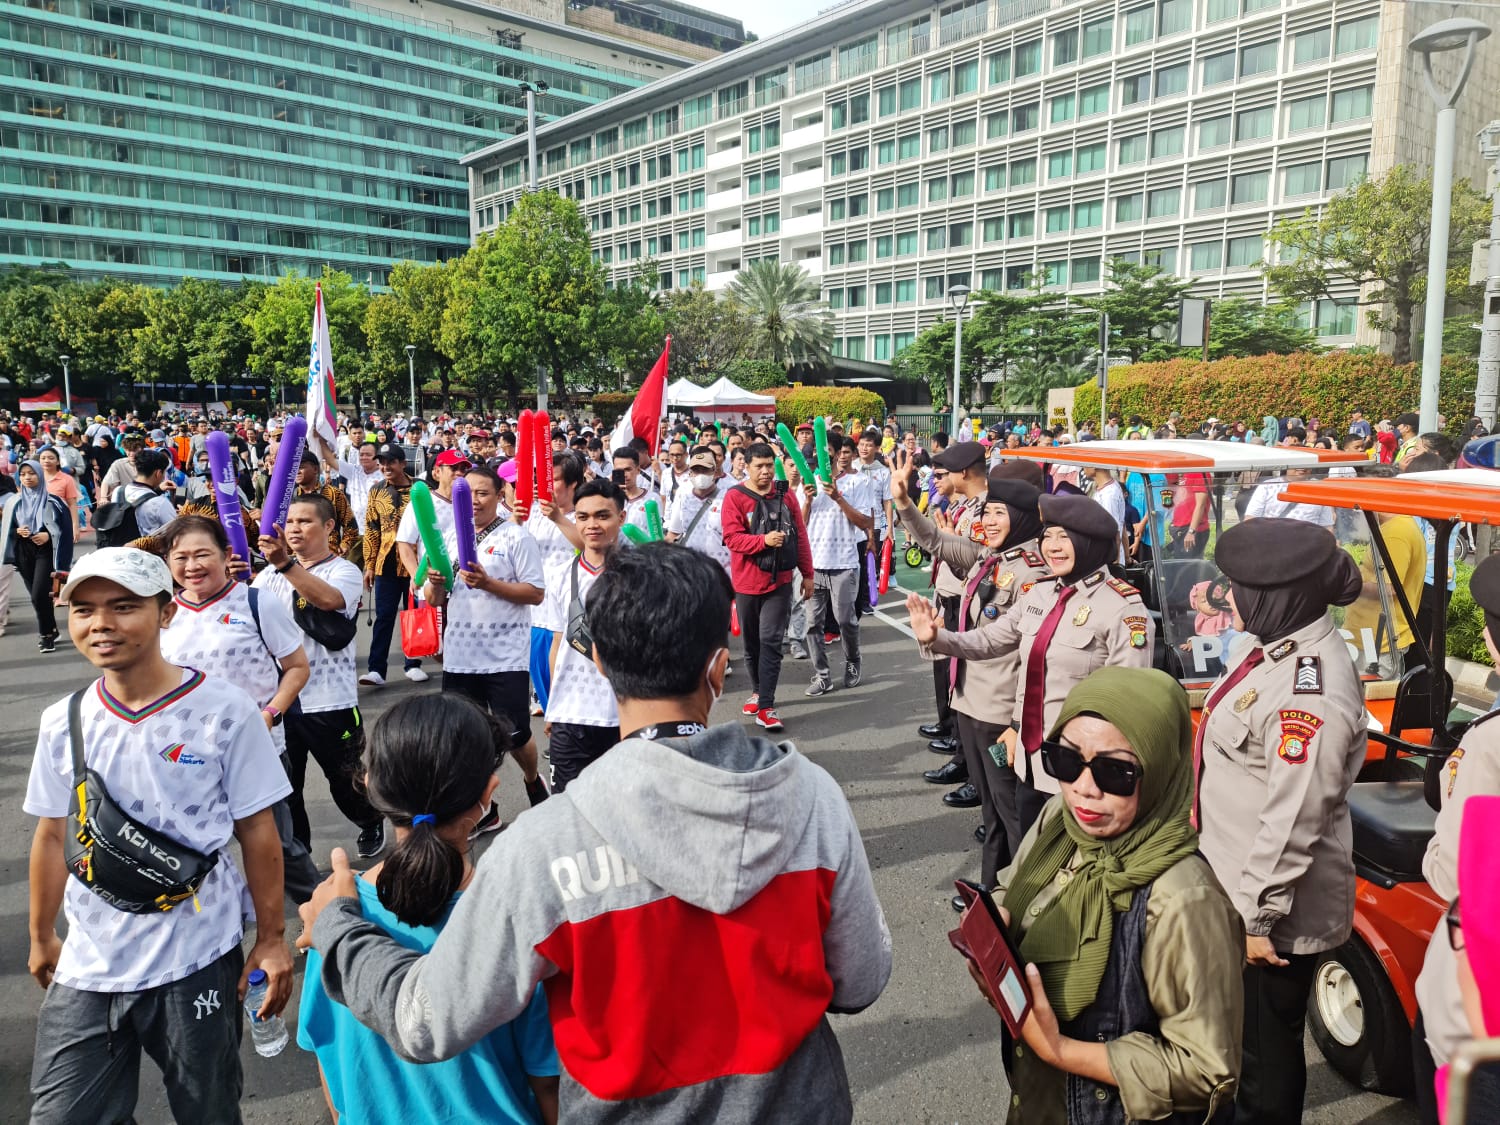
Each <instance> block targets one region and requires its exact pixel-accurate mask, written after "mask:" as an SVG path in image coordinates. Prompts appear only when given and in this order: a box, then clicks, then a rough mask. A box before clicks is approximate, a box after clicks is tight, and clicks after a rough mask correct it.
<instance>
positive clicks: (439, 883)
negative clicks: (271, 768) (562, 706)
mask: <svg viewBox="0 0 1500 1125" xmlns="http://www.w3.org/2000/svg"><path fill="white" fill-rule="evenodd" d="M509 749H510V745H509V739H508V738H507V736H506V735H505V734H504V733H502V732H501V730H500V728H499V727H498V726H497V725H496V724H495V723H494V721H493V720H492V719H491V718H490V717H489V715H487V714H486V713H485V712H483V711H481V710H480V709H479V708H478V707H477V706H475V705H474V704H473V703H471V702H470V701H469V700H467V699H463V698H461V697H455V696H453V695H419V696H415V697H413V698H411V699H404V700H402V701H401V702H400V703H398V704H396V705H395V706H394V707H392V708H391V709H390V710H389V711H387V712H386V713H385V714H384V715H382V716H381V717H380V720H379V721H378V722H376V723H375V725H374V726H373V727H372V728H371V729H370V737H369V741H368V743H367V745H366V747H365V754H364V759H365V793H366V796H367V797H368V798H369V801H370V804H372V805H373V806H374V807H375V809H376V810H377V811H379V812H381V813H383V814H384V815H385V816H387V817H388V818H390V821H391V823H392V824H394V825H396V826H397V827H400V828H407V829H409V831H408V832H407V833H406V836H405V838H404V839H402V840H400V841H398V842H397V844H396V846H395V848H394V849H392V851H391V852H390V854H389V855H388V856H387V857H386V860H385V863H384V864H383V865H382V866H381V868H380V875H379V877H378V878H377V879H376V881H375V890H376V893H377V894H379V896H380V901H381V903H383V904H384V905H385V907H386V909H388V910H389V911H390V912H391V913H393V914H394V915H396V917H397V918H399V919H401V921H403V922H405V923H406V924H407V925H410V926H431V925H434V924H436V923H438V922H440V921H442V919H443V917H444V915H445V914H446V913H447V912H448V903H449V900H451V899H452V898H453V895H454V894H455V893H456V892H457V890H458V887H459V884H460V883H461V882H462V881H463V875H464V857H463V853H462V852H460V851H459V850H458V849H457V848H455V847H454V846H453V845H452V844H451V843H449V842H448V841H447V840H445V839H443V837H442V836H441V835H440V834H439V832H438V829H440V828H442V827H443V826H445V825H447V824H449V823H450V822H451V821H453V820H455V819H457V818H458V817H460V816H462V815H463V814H464V813H469V812H472V811H473V810H474V808H475V806H476V805H478V804H479V801H480V799H481V798H482V797H483V796H484V789H485V786H486V785H487V784H488V783H489V780H490V777H491V776H492V775H493V774H494V772H495V767H496V766H498V765H499V764H500V756H501V755H502V754H503V753H504V752H505V751H506V750H509Z"/></svg>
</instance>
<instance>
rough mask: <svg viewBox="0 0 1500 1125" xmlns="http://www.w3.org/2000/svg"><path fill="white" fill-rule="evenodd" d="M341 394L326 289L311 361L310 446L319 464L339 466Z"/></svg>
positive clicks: (317, 310)
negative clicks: (338, 405) (330, 340)
mask: <svg viewBox="0 0 1500 1125" xmlns="http://www.w3.org/2000/svg"><path fill="white" fill-rule="evenodd" d="M337 402H338V391H337V389H336V388H335V387H334V385H333V350H332V349H331V348H330V347H329V345H328V313H327V310H325V309H324V308H323V286H322V285H319V286H318V287H317V299H316V300H315V301H314V302H313V323H312V352H311V354H310V355H309V357H308V361H307V444H308V446H309V447H310V448H311V449H312V451H313V452H314V453H316V454H317V455H318V460H320V461H322V462H323V463H324V464H327V465H332V464H335V463H336V462H335V451H336V450H337V449H338V432H339V427H338V417H337V415H336V414H335V413H334V406H335V404H336V403H337Z"/></svg>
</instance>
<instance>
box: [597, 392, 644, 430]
mask: <svg viewBox="0 0 1500 1125" xmlns="http://www.w3.org/2000/svg"><path fill="white" fill-rule="evenodd" d="M635 396H636V392H635V391H603V392H601V393H599V394H596V395H595V396H594V398H593V400H592V401H591V402H590V403H589V404H588V405H589V410H590V412H591V413H594V414H597V415H599V418H600V420H602V421H603V422H604V424H605V426H606V427H613V426H614V424H615V423H616V422H618V421H619V420H620V419H621V417H623V416H624V414H625V412H626V411H627V410H629V409H630V404H631V403H632V402H634V401H635Z"/></svg>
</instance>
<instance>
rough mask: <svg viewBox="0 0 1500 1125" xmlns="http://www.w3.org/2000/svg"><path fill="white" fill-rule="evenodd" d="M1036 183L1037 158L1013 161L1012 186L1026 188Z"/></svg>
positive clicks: (1011, 169)
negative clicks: (1027, 185)
mask: <svg viewBox="0 0 1500 1125" xmlns="http://www.w3.org/2000/svg"><path fill="white" fill-rule="evenodd" d="M1034 183H1036V157H1034V156H1033V157H1029V158H1027V159H1026V160H1016V161H1012V163H1011V166H1010V186H1011V187H1024V186H1025V185H1026V184H1034Z"/></svg>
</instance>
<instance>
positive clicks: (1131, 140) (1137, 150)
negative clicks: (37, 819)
mask: <svg viewBox="0 0 1500 1125" xmlns="http://www.w3.org/2000/svg"><path fill="white" fill-rule="evenodd" d="M1145 159H1146V134H1145V133H1140V134H1138V135H1137V136H1134V137H1121V138H1120V139H1119V140H1118V141H1116V142H1115V161H1116V163H1118V164H1119V165H1120V166H1121V167H1124V166H1125V165H1127V164H1139V163H1141V161H1143V160H1145Z"/></svg>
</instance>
